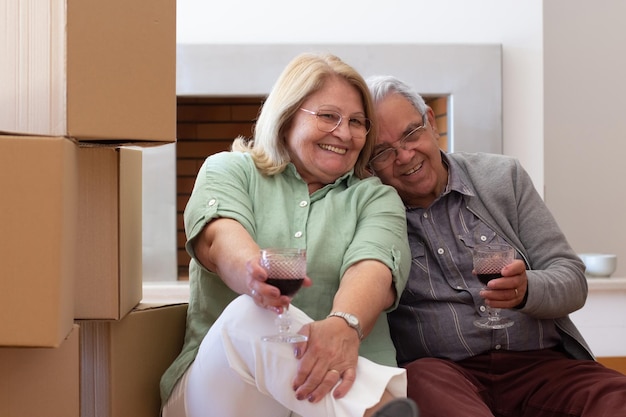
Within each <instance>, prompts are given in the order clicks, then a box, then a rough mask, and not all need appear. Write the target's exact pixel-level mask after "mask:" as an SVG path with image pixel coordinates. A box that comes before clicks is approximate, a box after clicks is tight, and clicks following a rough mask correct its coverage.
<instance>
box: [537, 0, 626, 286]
mask: <svg viewBox="0 0 626 417" xmlns="http://www.w3.org/2000/svg"><path fill="white" fill-rule="evenodd" d="M544 9H545V14H544V16H545V25H544V42H545V46H544V53H545V63H546V65H545V74H544V84H545V91H544V95H545V102H544V106H545V116H544V120H545V123H544V127H545V153H546V159H545V184H546V191H545V200H546V203H547V204H548V206H549V207H550V209H551V210H552V212H553V213H554V215H555V216H556V218H557V220H558V221H559V223H560V225H561V227H562V228H563V231H564V232H565V234H566V235H567V236H568V238H569V240H570V243H571V244H572V246H574V248H575V249H576V250H577V251H578V252H604V253H616V254H617V255H618V261H617V264H618V265H617V271H616V273H615V276H621V277H624V276H626V245H625V244H624V241H625V240H626V219H625V216H624V213H626V195H625V193H624V180H623V179H624V178H626V164H625V163H624V156H625V155H626V140H625V139H626V117H625V116H624V113H625V112H626V54H625V52H626V27H625V26H624V23H623V22H624V18H625V17H626V2H624V1H622V0H594V1H593V2H589V1H586V0H549V1H545V5H544Z"/></svg>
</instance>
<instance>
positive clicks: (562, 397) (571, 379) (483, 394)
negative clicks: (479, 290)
mask: <svg viewBox="0 0 626 417" xmlns="http://www.w3.org/2000/svg"><path fill="white" fill-rule="evenodd" d="M406 369H407V376H408V384H409V386H408V396H409V397H410V398H412V399H413V400H415V402H417V404H418V406H419V409H420V417H488V416H491V417H493V416H495V417H566V416H567V417H574V416H576V417H578V416H586V417H603V416H611V417H618V416H626V376H625V375H623V374H621V373H620V372H617V371H614V370H612V369H609V368H606V367H604V366H603V365H601V364H599V363H597V362H594V361H587V360H574V359H570V358H568V357H567V356H566V355H565V354H563V353H561V352H557V351H555V350H548V349H547V350H537V351H530V352H510V351H492V352H489V353H486V354H483V355H479V356H476V357H473V358H470V359H466V360H463V361H460V362H452V361H448V360H443V359H436V358H423V359H418V360H416V361H414V362H411V363H409V364H408V365H406Z"/></svg>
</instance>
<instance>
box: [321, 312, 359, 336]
mask: <svg viewBox="0 0 626 417" xmlns="http://www.w3.org/2000/svg"><path fill="white" fill-rule="evenodd" d="M328 317H341V318H342V319H344V320H345V321H346V323H348V326H350V327H352V328H353V329H354V330H356V333H357V334H358V335H359V340H363V329H361V323H359V319H357V318H356V316H355V315H354V314H350V313H344V312H343V311H333V312H332V313H330V314H329V315H328V316H327V317H326V318H328Z"/></svg>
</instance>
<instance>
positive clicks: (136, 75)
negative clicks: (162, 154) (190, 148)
mask: <svg viewBox="0 0 626 417" xmlns="http://www.w3.org/2000/svg"><path fill="white" fill-rule="evenodd" d="M5 3H6V4H5V5H4V4H3V6H2V8H3V9H4V10H3V11H4V13H2V14H0V27H2V28H3V38H2V39H3V41H2V42H0V62H2V65H1V66H0V94H1V98H2V103H3V106H2V112H0V131H3V132H14V133H15V132H17V133H21V134H31V135H48V136H67V137H74V138H77V139H78V140H79V141H96V142H100V141H111V140H124V141H156V142H174V141H175V138H176V1H175V0H150V1H141V0H109V1H99V0H49V1H46V2H43V3H42V2H40V1H39V0H7V1H6V2H5Z"/></svg>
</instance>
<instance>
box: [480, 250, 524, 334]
mask: <svg viewBox="0 0 626 417" xmlns="http://www.w3.org/2000/svg"><path fill="white" fill-rule="evenodd" d="M472 259H473V263H474V271H475V272H476V275H477V276H478V279H479V280H480V282H482V283H483V284H485V287H486V286H487V283H488V282H489V281H491V280H492V279H494V278H500V277H502V274H501V271H502V268H504V267H505V266H507V265H508V264H510V263H511V262H513V260H514V259H515V249H513V248H512V247H511V246H509V245H500V244H484V245H479V246H476V247H475V248H474V250H473V252H472ZM487 313H488V316H487V317H486V318H480V319H478V320H476V321H474V325H475V326H477V327H480V328H483V329H504V328H507V327H510V326H512V325H513V323H514V322H513V320H510V319H507V318H505V317H502V316H500V309H499V308H493V307H489V306H487Z"/></svg>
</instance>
